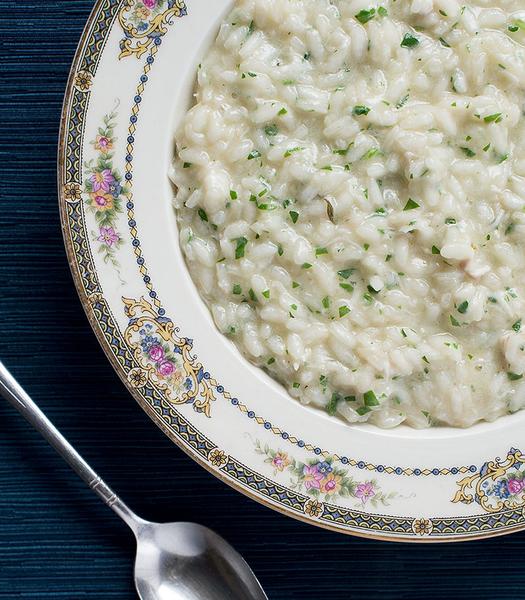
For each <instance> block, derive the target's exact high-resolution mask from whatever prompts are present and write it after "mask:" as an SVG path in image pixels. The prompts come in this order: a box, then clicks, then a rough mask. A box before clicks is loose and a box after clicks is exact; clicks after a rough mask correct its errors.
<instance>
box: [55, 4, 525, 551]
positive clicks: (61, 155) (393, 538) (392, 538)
mask: <svg viewBox="0 0 525 600" xmlns="http://www.w3.org/2000/svg"><path fill="white" fill-rule="evenodd" d="M103 2H104V0H96V3H95V5H94V7H93V9H92V11H91V13H90V15H89V18H88V20H87V22H86V25H85V27H84V30H83V32H82V36H81V38H80V41H79V43H78V46H77V49H76V52H75V57H74V59H73V63H72V65H71V69H70V72H69V77H68V82H67V86H66V91H65V95H64V101H63V104H62V114H61V118H60V132H59V137H58V163H57V181H58V202H59V212H60V221H61V229H62V236H63V238H64V246H65V249H66V256H67V261H68V264H69V268H70V271H71V275H72V277H73V282H74V284H75V288H76V290H77V293H78V296H79V299H80V303H81V305H82V307H83V309H84V312H85V314H86V317H87V319H88V322H89V324H90V325H91V328H92V329H93V332H94V334H95V336H96V338H97V340H98V342H99V344H100V346H101V347H102V350H103V351H104V353H105V355H106V357H107V359H108V361H109V363H110V365H111V366H112V368H113V370H114V371H115V372H116V373H117V375H118V376H119V378H120V380H121V382H122V383H123V385H124V387H125V388H126V390H127V391H128V392H129V393H130V394H131V396H132V397H133V398H134V399H135V401H136V402H137V403H138V404H139V406H140V407H141V408H142V409H143V410H144V412H145V413H146V414H147V415H148V416H149V417H150V419H151V420H152V421H153V422H154V423H155V425H157V427H159V429H161V431H163V432H164V434H165V435H166V436H167V437H168V438H169V439H170V440H171V441H172V442H173V443H175V444H176V445H177V446H178V447H179V448H180V449H181V450H182V451H183V452H184V453H185V454H186V455H187V456H189V457H190V458H191V459H192V460H194V461H195V462H196V463H197V464H199V465H200V466H201V467H203V468H204V469H206V471H208V472H209V473H211V474H212V475H214V476H215V477H217V478H218V479H220V480H221V481H222V482H224V483H226V484H227V485H228V486H229V487H231V488H233V489H234V490H235V491H237V492H240V493H241V494H243V495H244V496H247V497H248V498H250V499H251V500H254V501H256V502H258V503H259V504H262V505H263V506H265V507H266V508H269V509H271V510H274V511H277V512H279V513H281V514H282V515H285V516H287V517H291V518H293V519H295V520H297V521H301V522H303V523H307V524H308V525H315V526H317V527H320V528H322V529H327V530H329V531H334V532H337V533H342V534H345V535H351V536H353V537H359V538H365V539H373V540H378V541H387V542H404V543H411V544H444V543H451V542H466V541H474V540H481V539H486V538H493V537H501V536H504V535H509V534H511V533H516V532H519V531H524V530H525V523H524V524H522V525H515V526H513V527H510V528H509V529H505V530H503V531H489V532H486V533H479V534H471V535H458V536H457V537H443V538H435V537H426V538H425V537H416V536H413V537H405V536H399V535H395V534H392V535H391V534H378V533H373V532H360V531H354V530H348V529H343V528H340V527H336V526H334V525H330V524H329V523H324V522H322V521H320V520H319V519H315V518H312V517H308V516H306V515H301V514H298V513H295V512H293V511H290V510H288V509H286V508H285V507H283V506H280V505H278V504H274V503H272V502H269V501H268V500H267V499H266V498H264V497H261V496H259V495H257V494H255V493H254V492H253V491H251V490H250V489H247V488H244V487H243V486H241V485H239V484H238V483H236V482H235V481H234V480H233V479H231V478H230V477H227V476H226V475H225V474H224V472H223V471H222V470H221V469H219V468H213V467H212V466H211V465H209V464H208V463H207V462H206V461H205V460H203V458H202V457H201V456H200V455H199V454H197V453H196V452H194V451H193V450H192V449H191V448H190V447H188V446H186V445H185V444H184V443H182V442H181V441H180V440H179V439H178V438H177V436H176V435H174V433H173V432H172V431H171V430H170V429H169V427H168V426H167V425H166V423H165V422H164V421H163V420H162V419H161V418H160V417H159V415H158V414H157V413H156V412H155V411H154V410H153V409H152V408H151V406H150V405H149V404H148V403H147V402H146V401H145V400H144V399H143V398H142V397H141V395H140V393H139V391H138V390H136V389H134V388H133V387H132V386H131V384H130V383H129V381H128V379H127V375H126V373H125V372H124V371H123V369H122V368H121V366H120V365H119V363H118V361H117V360H116V359H115V357H114V356H113V353H112V352H111V348H110V346H109V344H108V343H107V342H106V340H105V338H104V335H103V334H102V332H101V330H100V328H99V325H98V321H97V319H96V317H95V315H94V312H93V309H92V307H91V303H90V301H89V298H88V297H87V295H86V294H85V291H84V288H83V285H82V281H81V277H80V273H79V270H78V266H77V261H76V255H75V252H74V249H73V244H72V242H71V239H70V238H69V236H68V230H69V226H68V222H67V215H66V205H67V199H66V198H65V196H64V185H65V180H64V165H65V153H66V143H65V141H66V133H67V130H66V123H67V116H68V108H69V106H70V104H71V101H72V92H73V89H74V83H75V75H76V73H77V68H78V65H79V64H80V60H81V57H82V51H83V49H84V46H85V43H86V41H87V38H88V36H89V34H90V31H91V28H92V26H93V24H94V22H95V20H96V17H97V15H98V14H99V12H100V9H101V7H102V4H103Z"/></svg>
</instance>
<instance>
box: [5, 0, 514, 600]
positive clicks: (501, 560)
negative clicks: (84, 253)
mask: <svg viewBox="0 0 525 600" xmlns="http://www.w3.org/2000/svg"><path fill="white" fill-rule="evenodd" d="M210 1H212V0H210ZM91 5H92V2H91V0H66V1H63V0H62V1H58V0H56V1H54V0H38V1H35V0H24V1H23V2H17V1H15V0H0V82H1V85H0V282H1V283H0V324H1V335H0V356H1V357H2V358H3V359H4V360H5V362H6V364H7V365H8V366H9V367H10V368H11V369H12V371H13V373H14V374H15V375H16V376H17V377H18V378H19V379H20V381H21V382H22V384H23V385H24V386H25V387H26V388H27V389H28V391H29V392H30V393H31V394H32V395H33V396H34V398H35V399H36V400H37V401H38V402H39V404H40V405H41V406H42V408H43V409H44V410H45V411H46V412H47V413H48V414H49V416H50V417H51V418H52V419H53V420H54V422H55V423H56V424H57V426H58V427H59V428H60V429H61V430H62V431H63V432H64V433H65V434H66V436H67V437H68V438H69V439H70V440H71V441H72V443H73V444H74V445H75V446H77V447H78V449H79V450H80V451H81V452H82V453H83V454H84V455H85V456H86V458H87V459H88V460H89V461H91V462H92V463H93V465H94V467H95V468H96V469H98V470H99V471H100V473H101V475H102V476H104V477H105V478H107V480H108V482H110V484H111V485H113V486H114V487H115V489H116V490H118V492H119V493H121V494H122V496H123V497H124V498H125V499H126V500H128V501H129V503H130V504H131V506H132V507H133V508H134V509H135V510H137V511H138V512H139V513H141V514H143V515H144V516H145V517H147V518H151V519H157V520H176V519H181V520H193V521H198V522H201V523H203V524H205V525H208V526H209V527H212V528H214V529H216V530H217V531H218V532H219V533H220V534H222V535H224V536H225V537H226V538H228V539H229V540H230V541H231V542H232V543H233V544H234V545H235V546H236V547H237V548H238V549H239V550H240V551H241V553H243V554H244V555H245V556H246V558H247V560H248V561H249V562H250V563H251V565H252V566H253V567H254V569H255V570H256V572H257V574H258V575H259V577H260V579H261V580H262V582H263V583H264V585H265V587H266V589H267V590H268V593H269V596H270V598H271V600H296V599H297V600H298V599H301V600H325V599H326V600H328V599H331V600H336V599H345V600H347V599H354V598H355V599H357V598H367V599H368V600H375V599H380V598H381V599H383V600H388V599H403V598H414V599H420V598H426V599H430V600H434V599H435V600H437V599H441V598H444V597H449V598H462V599H471V598H472V599H473V598H478V599H487V600H488V599H491V600H492V599H494V598H498V597H502V596H505V597H511V598H516V599H518V600H520V599H525V573H524V571H523V569H522V568H521V566H522V558H523V556H524V555H525V534H516V535H513V536H510V537H506V538H500V539H492V540H486V541H481V542H471V543H468V544H452V545H446V546H407V545H402V544H387V543H382V542H374V541H367V540H360V539H357V538H348V537H344V536H341V535H338V534H334V533H331V532H327V531H322V530H317V529H314V528H312V527H310V526H307V525H304V524H302V523H298V522H295V521H293V520H291V519H289V518H286V517H283V516H281V515H279V514H276V513H274V512H272V511H270V510H269V509H267V508H264V507H262V506H259V505H258V504H256V503H254V502H253V501H251V500H248V499H247V498H245V497H243V496H242V495H240V494H238V493H236V492H234V491H233V490H231V489H230V488H228V487H227V486H225V485H223V484H222V483H220V482H219V481H218V480H216V479H215V478H214V477H213V476H211V475H209V474H208V473H206V472H205V471H204V470H202V469H201V468H200V467H198V466H197V465H196V464H194V463H193V462H192V461H191V460H190V459H189V458H187V457H186V456H185V455H184V454H183V453H182V452H181V451H180V450H178V449H177V448H176V447H175V446H174V445H173V444H171V443H170V442H169V441H168V439H167V438H166V437H165V436H164V435H163V434H162V433H161V432H160V431H159V430H158V429H157V428H156V427H155V426H154V425H153V424H152V423H151V421H150V420H149V419H148V418H147V417H146V415H145V414H144V413H143V412H142V410H141V409H140V408H139V407H138V406H137V405H136V404H135V402H134V401H133V400H132V399H131V398H130V397H129V396H128V394H127V393H126V391H125V389H124V388H123V386H122V385H121V383H120V381H119V380H118V379H117V376H116V375H115V374H114V373H113V371H112V369H111V367H110V366H109V364H108V363H107V361H106V360H105V358H104V356H103V353H102V351H101V349H100V348H99V347H98V344H97V342H96V340H95V337H94V335H93V334H92V332H91V329H90V327H89V325H88V323H87V320H86V318H85V316H84V314H83V311H82V308H81V306H80V303H79V301H78V299H77V295H76V292H75V290H74V288H73V284H72V280H71V277H70V274H69V270H68V266H67V261H66V258H65V255H64V251H63V247H62V240H61V233H60V224H59V217H58V211H57V201H56V183H55V154H56V140H57V135H58V124H59V116H60V108H61V102H62V94H63V90H64V87H65V83H66V78H67V73H68V69H69V64H70V62H71V60H72V58H73V54H74V51H75V47H76V43H77V40H78V38H79V36H80V33H81V30H82V27H83V24H84V22H85V20H86V19H87V16H88V13H89V11H90V9H91ZM133 556H134V546H133V540H132V536H131V534H130V533H129V532H128V531H127V529H126V527H125V526H124V525H123V524H121V523H120V521H119V520H118V519H117V518H116V517H115V516H114V515H113V514H112V512H111V511H109V510H108V509H107V508H105V507H104V506H103V505H102V504H101V503H100V501H99V500H98V499H97V498H96V497H95V496H94V495H93V494H92V493H91V492H90V491H89V490H87V489H86V488H85V486H84V484H83V483H82V482H81V481H80V480H78V479H77V478H76V476H75V475H74V474H72V473H71V472H70V470H69V468H68V467H67V466H66V465H65V464H64V463H63V462H62V461H61V460H60V459H59V458H58V457H57V456H56V455H55V453H54V452H53V450H51V449H50V448H49V447H48V446H47V445H46V444H45V442H43V441H42V440H41V439H40V437H39V436H38V434H36V433H34V432H33V431H32V430H30V428H29V427H28V426H27V425H26V424H25V422H24V421H23V420H22V419H21V418H20V417H19V416H18V415H17V414H16V413H15V412H14V411H13V410H12V409H11V408H10V407H9V406H7V405H6V403H5V402H2V401H0V599H4V598H5V599H9V600H11V599H16V598H39V599H40V598H42V599H44V598H45V599H67V600H77V599H78V600H81V599H84V598H89V599H95V598H96V599H100V600H131V599H133V598H135V597H136V596H135V592H134V590H133V584H132V572H133V565H132V563H133Z"/></svg>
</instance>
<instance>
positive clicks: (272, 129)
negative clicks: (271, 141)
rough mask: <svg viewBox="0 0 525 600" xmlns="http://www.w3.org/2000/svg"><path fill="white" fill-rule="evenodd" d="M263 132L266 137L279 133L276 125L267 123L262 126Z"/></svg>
mask: <svg viewBox="0 0 525 600" xmlns="http://www.w3.org/2000/svg"><path fill="white" fill-rule="evenodd" d="M264 133H265V134H266V135H267V136H268V137H275V136H276V135H277V134H278V133H279V128H278V127H277V125H267V126H266V127H265V128H264Z"/></svg>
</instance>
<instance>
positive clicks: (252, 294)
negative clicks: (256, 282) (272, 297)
mask: <svg viewBox="0 0 525 600" xmlns="http://www.w3.org/2000/svg"><path fill="white" fill-rule="evenodd" d="M248 295H249V296H250V300H251V301H252V302H258V300H257V296H256V295H255V292H254V291H253V290H252V288H250V289H249V290H248Z"/></svg>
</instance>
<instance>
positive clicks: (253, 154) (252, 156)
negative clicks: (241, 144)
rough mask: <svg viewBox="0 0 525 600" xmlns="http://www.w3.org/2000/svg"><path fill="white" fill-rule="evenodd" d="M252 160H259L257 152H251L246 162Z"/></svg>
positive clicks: (259, 156) (259, 155)
mask: <svg viewBox="0 0 525 600" xmlns="http://www.w3.org/2000/svg"><path fill="white" fill-rule="evenodd" d="M254 158H261V153H260V152H259V150H252V151H251V152H250V154H248V160H253V159H254Z"/></svg>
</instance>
